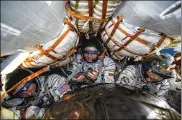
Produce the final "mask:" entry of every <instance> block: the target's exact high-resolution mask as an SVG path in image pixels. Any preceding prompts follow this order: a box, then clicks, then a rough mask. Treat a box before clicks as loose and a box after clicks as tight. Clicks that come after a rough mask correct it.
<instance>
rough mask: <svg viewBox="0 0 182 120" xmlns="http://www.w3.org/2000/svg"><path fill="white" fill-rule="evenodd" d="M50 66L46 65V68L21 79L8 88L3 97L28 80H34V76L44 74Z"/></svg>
mask: <svg viewBox="0 0 182 120" xmlns="http://www.w3.org/2000/svg"><path fill="white" fill-rule="evenodd" d="M48 68H49V66H46V67H45V68H43V69H41V70H39V71H37V72H36V73H33V74H31V75H29V76H27V77H26V78H24V79H23V80H21V81H20V82H18V83H17V84H15V85H14V86H13V87H12V88H10V89H9V90H7V91H6V92H5V93H3V94H2V96H1V97H4V96H5V95H6V94H7V93H9V92H10V91H12V90H14V89H16V88H17V87H18V86H20V85H22V84H25V83H27V82H28V81H30V80H32V79H33V78H35V77H37V76H38V75H40V74H42V73H43V72H45V71H46V70H47V69H48Z"/></svg>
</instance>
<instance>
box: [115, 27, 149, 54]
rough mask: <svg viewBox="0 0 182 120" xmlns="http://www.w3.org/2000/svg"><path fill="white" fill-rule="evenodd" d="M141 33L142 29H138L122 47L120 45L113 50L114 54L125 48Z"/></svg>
mask: <svg viewBox="0 0 182 120" xmlns="http://www.w3.org/2000/svg"><path fill="white" fill-rule="evenodd" d="M143 31H145V29H144V28H139V31H138V32H137V33H136V34H135V35H134V36H132V37H131V38H130V39H129V40H128V41H127V42H126V43H125V44H124V45H122V46H121V47H120V48H119V49H117V50H115V51H114V52H117V51H120V50H122V49H123V48H125V47H127V45H128V44H130V43H131V42H132V41H133V40H134V39H135V38H136V37H137V36H138V35H140V33H142V32H143Z"/></svg>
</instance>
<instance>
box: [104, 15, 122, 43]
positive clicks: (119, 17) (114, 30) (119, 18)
mask: <svg viewBox="0 0 182 120" xmlns="http://www.w3.org/2000/svg"><path fill="white" fill-rule="evenodd" d="M117 19H118V21H117V23H116V24H115V25H114V28H113V30H112V32H111V35H110V36H109V38H108V39H107V40H106V42H105V43H104V44H105V45H107V43H108V42H109V41H110V38H111V37H112V36H113V35H114V33H115V32H116V30H117V28H118V27H119V24H120V22H122V21H123V17H122V16H117Z"/></svg>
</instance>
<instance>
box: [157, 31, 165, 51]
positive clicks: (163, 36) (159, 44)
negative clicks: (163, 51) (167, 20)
mask: <svg viewBox="0 0 182 120" xmlns="http://www.w3.org/2000/svg"><path fill="white" fill-rule="evenodd" d="M165 38H166V35H165V34H164V33H162V38H161V39H160V40H159V41H158V43H157V45H156V47H157V48H159V47H160V46H161V44H162V43H163V42H164V40H165Z"/></svg>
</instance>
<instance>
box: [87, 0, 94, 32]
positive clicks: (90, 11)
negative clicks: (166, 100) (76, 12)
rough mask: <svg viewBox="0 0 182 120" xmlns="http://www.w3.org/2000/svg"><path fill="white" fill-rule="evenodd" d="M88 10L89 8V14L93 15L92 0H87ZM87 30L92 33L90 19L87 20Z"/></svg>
mask: <svg viewBox="0 0 182 120" xmlns="http://www.w3.org/2000/svg"><path fill="white" fill-rule="evenodd" d="M88 10H89V16H90V17H92V16H93V1H92V0H88ZM89 32H91V33H93V26H92V21H89Z"/></svg>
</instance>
